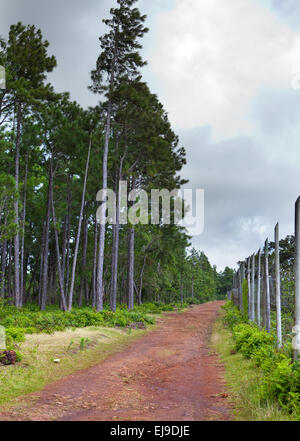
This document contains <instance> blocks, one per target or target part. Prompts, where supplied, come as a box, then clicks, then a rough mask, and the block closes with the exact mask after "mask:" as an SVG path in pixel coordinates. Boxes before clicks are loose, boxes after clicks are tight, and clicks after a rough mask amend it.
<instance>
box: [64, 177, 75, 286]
mask: <svg viewBox="0 0 300 441" xmlns="http://www.w3.org/2000/svg"><path fill="white" fill-rule="evenodd" d="M72 182H73V175H71V176H70V186H69V188H68V198H67V199H68V211H67V246H66V248H67V250H66V264H65V265H66V277H65V293H68V291H69V280H70V239H71V211H72Z"/></svg>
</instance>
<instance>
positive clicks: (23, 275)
mask: <svg viewBox="0 0 300 441" xmlns="http://www.w3.org/2000/svg"><path fill="white" fill-rule="evenodd" d="M27 177H28V153H27V155H26V165H25V177H24V196H23V212H22V241H21V269H20V277H21V278H20V292H21V296H22V301H23V299H24V291H25V288H24V286H26V274H27V271H25V269H26V268H24V252H25V249H24V241H25V222H26V202H27Z"/></svg>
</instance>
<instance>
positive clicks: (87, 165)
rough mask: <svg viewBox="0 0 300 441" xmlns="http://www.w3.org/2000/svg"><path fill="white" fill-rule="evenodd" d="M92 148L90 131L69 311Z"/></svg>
mask: <svg viewBox="0 0 300 441" xmlns="http://www.w3.org/2000/svg"><path fill="white" fill-rule="evenodd" d="M91 148H92V134H91V133H90V138H89V148H88V156H87V160H86V166H85V174H84V183H83V190H82V198H81V207H80V214H79V221H78V231H77V237H76V243H75V251H74V258H73V267H72V277H71V286H70V293H69V306H68V309H69V311H71V309H72V304H73V292H74V283H75V273H76V264H77V256H78V249H79V242H80V233H81V224H82V219H83V210H84V205H85V192H86V184H87V178H88V171H89V163H90V155H91Z"/></svg>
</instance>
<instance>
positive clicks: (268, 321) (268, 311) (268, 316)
mask: <svg viewBox="0 0 300 441" xmlns="http://www.w3.org/2000/svg"><path fill="white" fill-rule="evenodd" d="M265 286H266V330H267V332H269V333H270V331H271V305H270V280H269V240H268V239H267V240H266V243H265Z"/></svg>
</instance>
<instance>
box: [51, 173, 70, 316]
mask: <svg viewBox="0 0 300 441" xmlns="http://www.w3.org/2000/svg"><path fill="white" fill-rule="evenodd" d="M51 167H52V165H51ZM51 179H52V182H51V193H50V199H51V206H52V216H53V226H54V235H55V245H56V258H57V268H58V280H59V287H60V299H61V306H62V309H63V311H66V310H67V303H66V298H65V290H64V280H63V275H62V268H61V258H60V251H59V238H58V231H57V221H56V214H55V207H54V199H53V179H54V173H53V170H51Z"/></svg>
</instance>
